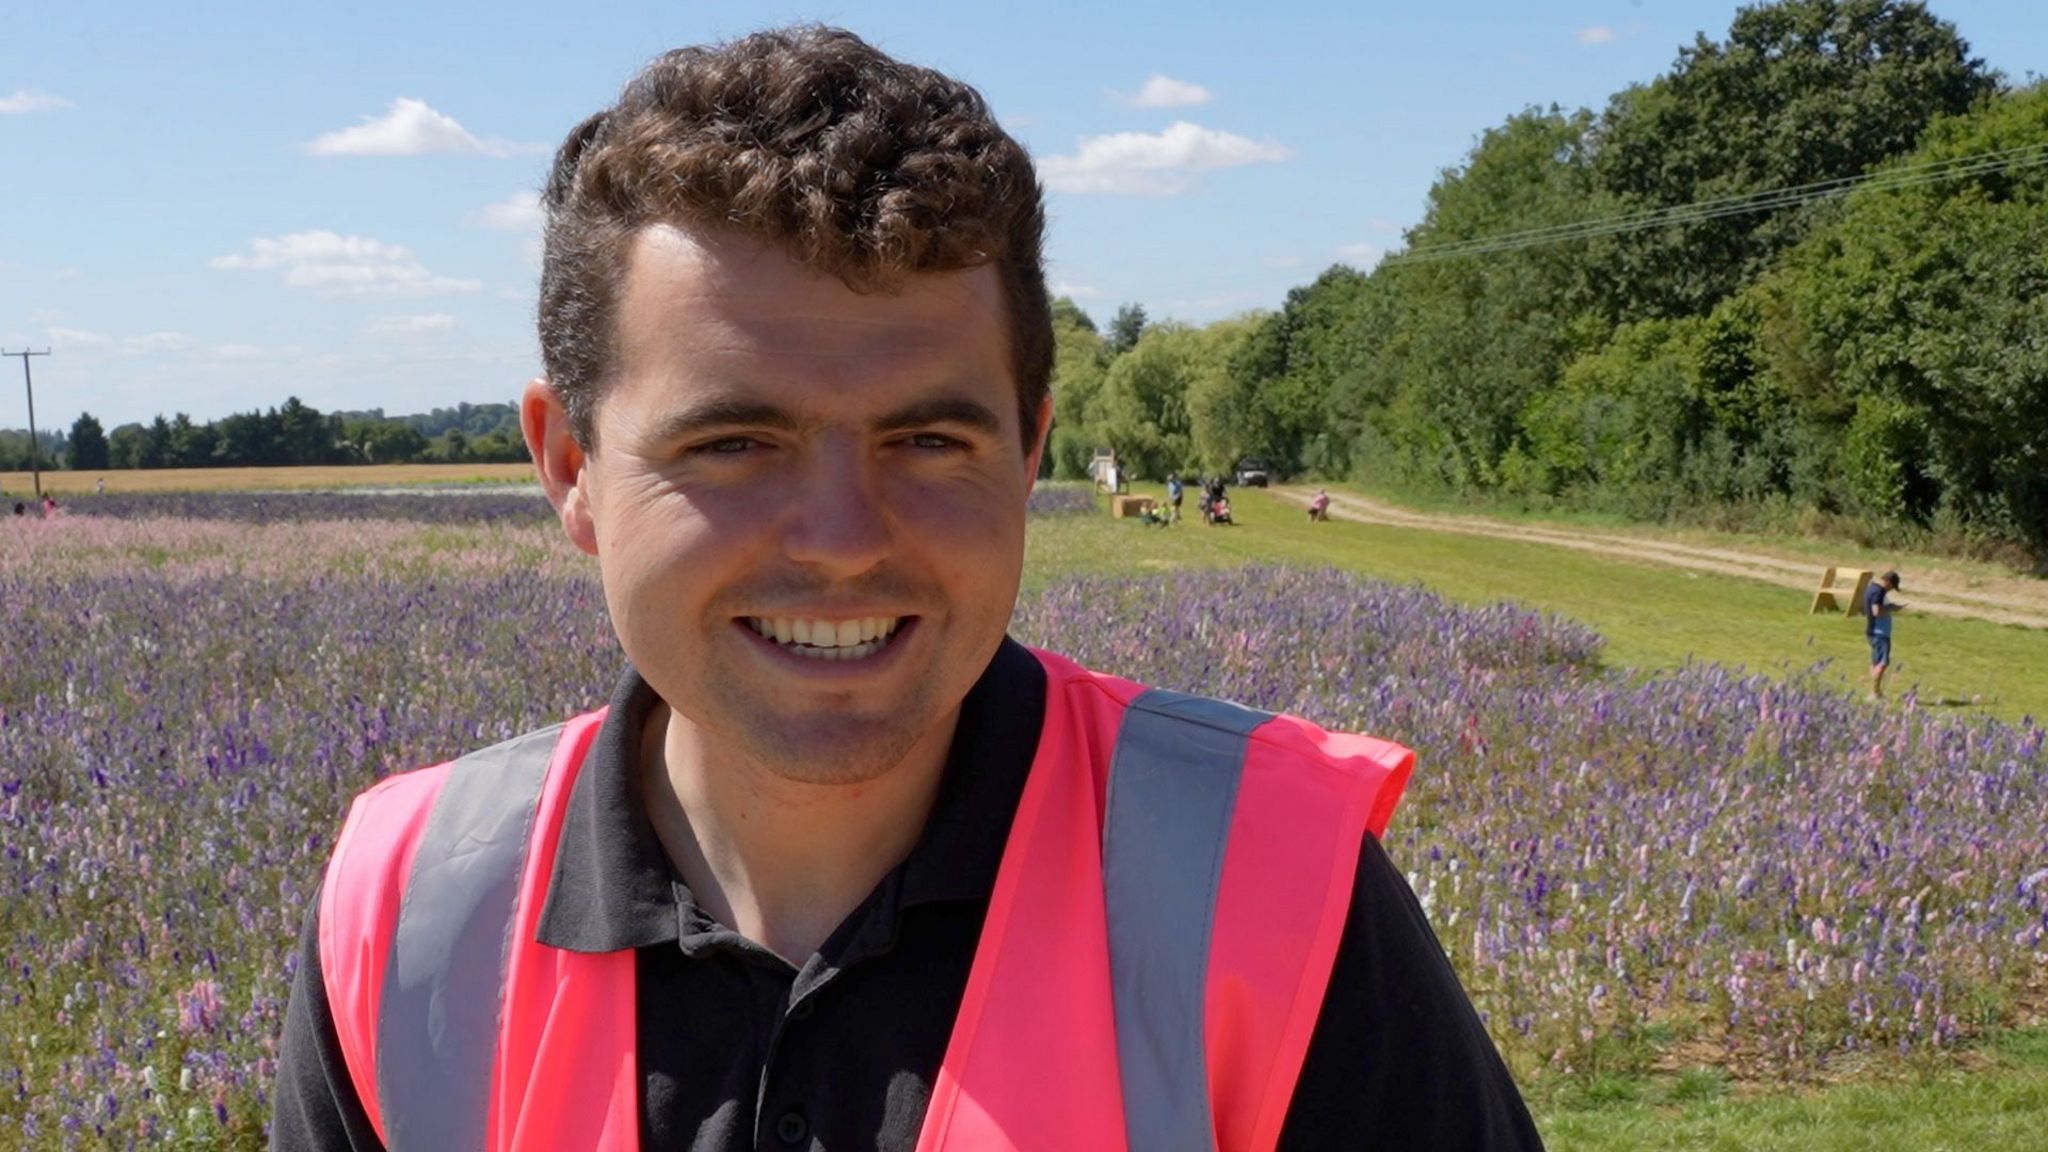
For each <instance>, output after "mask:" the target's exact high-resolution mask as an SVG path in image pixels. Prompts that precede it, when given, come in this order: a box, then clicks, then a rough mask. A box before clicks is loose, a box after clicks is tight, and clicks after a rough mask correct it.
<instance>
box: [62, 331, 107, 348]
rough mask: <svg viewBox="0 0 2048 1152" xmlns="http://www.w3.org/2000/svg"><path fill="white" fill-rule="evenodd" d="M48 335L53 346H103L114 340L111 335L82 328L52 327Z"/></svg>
mask: <svg viewBox="0 0 2048 1152" xmlns="http://www.w3.org/2000/svg"><path fill="white" fill-rule="evenodd" d="M49 336H50V345H51V347H54V348H65V347H70V348H105V347H107V346H109V345H111V344H112V343H113V342H114V340H113V337H111V336H107V335H104V334H102V333H99V332H87V331H86V330H84V329H83V328H52V329H50V331H49Z"/></svg>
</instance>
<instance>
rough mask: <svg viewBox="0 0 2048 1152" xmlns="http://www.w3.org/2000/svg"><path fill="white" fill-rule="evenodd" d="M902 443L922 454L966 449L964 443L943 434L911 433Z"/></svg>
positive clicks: (954, 437)
mask: <svg viewBox="0 0 2048 1152" xmlns="http://www.w3.org/2000/svg"><path fill="white" fill-rule="evenodd" d="M903 442H904V443H905V444H908V445H909V446H910V447H912V448H916V449H918V450H919V451H923V452H959V451H963V450H964V449H966V447H967V443H966V441H964V440H961V439H960V438H959V437H957V436H948V435H946V434H945V433H943V432H912V433H911V434H910V435H908V436H905V437H904V438H903Z"/></svg>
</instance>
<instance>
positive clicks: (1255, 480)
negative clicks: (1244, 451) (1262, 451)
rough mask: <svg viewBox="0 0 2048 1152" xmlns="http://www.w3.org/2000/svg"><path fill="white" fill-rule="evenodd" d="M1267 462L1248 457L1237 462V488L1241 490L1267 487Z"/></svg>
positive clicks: (1255, 457)
mask: <svg viewBox="0 0 2048 1152" xmlns="http://www.w3.org/2000/svg"><path fill="white" fill-rule="evenodd" d="M1266 481H1267V476H1266V462H1265V461H1264V460H1261V459H1259V458H1258V457H1257V456H1247V457H1245V458H1244V459H1242V460H1239V461H1238V462H1237V486H1238V487H1239V488H1264V487H1265V486H1266Z"/></svg>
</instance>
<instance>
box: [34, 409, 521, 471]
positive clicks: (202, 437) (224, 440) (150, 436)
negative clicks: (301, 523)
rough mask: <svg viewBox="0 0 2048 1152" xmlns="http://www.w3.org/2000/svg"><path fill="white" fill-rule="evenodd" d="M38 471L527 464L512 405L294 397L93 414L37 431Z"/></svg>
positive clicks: (516, 410)
mask: <svg viewBox="0 0 2048 1152" xmlns="http://www.w3.org/2000/svg"><path fill="white" fill-rule="evenodd" d="M40 439H41V441H42V445H41V447H42V453H41V454H40V455H39V457H38V459H39V460H40V461H41V462H42V466H43V467H46V468H48V467H52V466H54V465H55V464H56V463H57V462H59V461H61V462H62V466H63V467H65V468H69V469H72V470H75V471H104V470H109V469H129V468H241V467H279V466H291V465H308V464H324V465H334V464H415V463H447V464H485V463H517V462H521V461H525V460H527V459H529V457H528V456H527V453H526V441H525V439H524V438H523V437H522V436H521V434H520V431H519V411H518V409H517V408H515V407H514V406H513V405H510V404H460V405H457V406H456V407H454V408H436V409H434V410H433V411H432V412H428V413H424V414H420V415H413V416H386V415H384V412H383V410H382V409H372V410H369V411H366V412H326V413H323V412H321V411H320V410H319V409H317V408H314V407H312V406H310V405H308V404H306V403H304V402H302V401H301V400H300V399H299V398H298V397H296V396H294V397H291V398H290V399H287V400H286V401H285V402H284V403H283V404H281V405H279V406H278V407H275V408H268V409H264V410H262V411H259V412H238V413H235V414H234V415H231V416H225V417H222V418H221V419H219V420H209V421H206V422H204V423H201V422H197V421H194V420H193V419H192V418H191V417H190V416H187V415H186V414H185V413H183V412H180V413H178V414H176V415H175V416H172V417H170V418H168V419H166V418H165V417H164V416H162V415H161V414H159V415H158V416H157V417H156V418H155V419H154V420H152V421H150V422H149V423H147V424H139V423H138V424H123V425H121V426H120V427H118V428H115V429H114V430H113V432H112V433H108V432H107V431H106V430H105V429H104V428H103V427H102V426H101V424H100V422H99V421H98V420H97V419H95V418H94V417H93V416H92V414H91V413H84V414H81V415H80V416H79V417H78V419H77V420H76V421H74V422H73V423H72V425H71V431H70V434H69V435H64V434H61V433H43V434H42V436H41V437H40ZM28 466H29V456H28V434H27V433H26V432H4V433H0V471H26V470H27V469H28Z"/></svg>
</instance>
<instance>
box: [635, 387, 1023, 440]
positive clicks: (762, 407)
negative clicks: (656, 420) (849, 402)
mask: <svg viewBox="0 0 2048 1152" xmlns="http://www.w3.org/2000/svg"><path fill="white" fill-rule="evenodd" d="M806 423H808V421H805V420H803V419H801V418H799V417H798V415H797V414H796V413H794V412H792V411H790V410H789V409H787V408H784V407H782V406H780V405H777V404H770V403H768V402H766V401H761V400H738V399H733V400H709V401H706V402H704V403H702V404H698V405H695V406H692V407H690V408H686V409H684V410H682V411H680V412H676V413H673V414H671V415H670V416H668V417H667V418H665V419H663V420H662V422H661V423H660V425H659V426H658V427H657V428H656V430H655V437H656V442H657V443H662V444H670V443H674V442H676V441H679V440H688V439H692V438H694V437H698V436H702V435H705V434H707V433H710V432H715V431H718V430H721V429H726V428H775V429H779V430H782V431H786V432H794V431H797V430H799V429H800V428H802V427H803V426H804V424H806ZM933 425H951V426H953V427H957V428H966V429H970V430H973V431H975V432H980V433H982V434H984V435H990V436H993V435H996V434H998V433H1000V432H1001V431H1002V428H1003V422H1002V419H1001V417H999V416H997V415H996V413H995V410H994V409H991V408H990V407H989V406H988V405H986V404H983V403H982V402H981V401H979V400H971V399H968V398H967V397H965V396H933V397H929V398H927V399H923V400H913V401H911V402H910V403H908V404H905V405H903V406H902V407H901V408H897V409H895V410H894V411H891V412H886V413H884V414H883V415H881V416H880V417H878V418H877V419H876V420H875V421H874V429H875V431H878V432H901V431H904V430H906V429H910V428H929V427H932V426H933Z"/></svg>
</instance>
